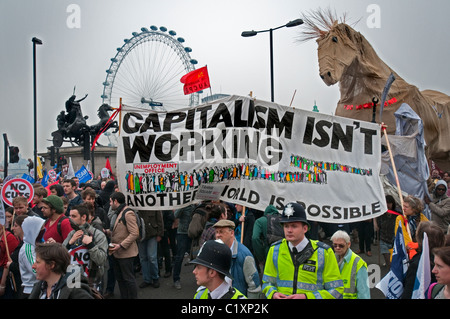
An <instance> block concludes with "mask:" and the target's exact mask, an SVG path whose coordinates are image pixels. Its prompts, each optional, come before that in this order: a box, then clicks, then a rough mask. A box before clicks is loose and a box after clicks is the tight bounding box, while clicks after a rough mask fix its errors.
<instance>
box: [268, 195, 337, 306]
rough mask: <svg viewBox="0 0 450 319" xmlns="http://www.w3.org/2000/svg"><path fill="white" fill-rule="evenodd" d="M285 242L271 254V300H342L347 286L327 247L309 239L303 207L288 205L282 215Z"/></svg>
mask: <svg viewBox="0 0 450 319" xmlns="http://www.w3.org/2000/svg"><path fill="white" fill-rule="evenodd" d="M280 222H281V223H282V225H283V229H284V234H285V238H283V239H282V240H279V241H277V242H275V243H274V244H273V245H272V246H271V247H270V250H269V253H268V255H267V259H266V264H265V267H264V275H263V278H262V281H263V293H264V294H265V295H266V298H268V299H272V298H273V299H341V298H342V294H343V292H344V285H343V282H342V279H341V274H340V272H339V267H338V264H337V260H336V257H335V255H334V252H333V250H332V249H331V247H329V246H328V245H326V244H324V243H322V242H319V241H316V240H309V239H308V238H306V236H305V233H306V232H307V231H308V229H309V227H310V225H309V223H308V220H307V219H306V212H305V210H304V208H303V206H302V205H300V204H298V203H296V202H291V203H288V204H287V205H286V206H285V207H284V209H283V213H282V217H281V220H280Z"/></svg>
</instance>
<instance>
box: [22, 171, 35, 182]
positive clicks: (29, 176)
mask: <svg viewBox="0 0 450 319" xmlns="http://www.w3.org/2000/svg"><path fill="white" fill-rule="evenodd" d="M21 178H22V179H26V180H27V181H29V182H30V183H31V184H33V183H34V178H33V177H32V176H31V175H28V174H27V173H24V174H23V175H22V177H21Z"/></svg>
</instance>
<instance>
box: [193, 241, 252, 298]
mask: <svg viewBox="0 0 450 319" xmlns="http://www.w3.org/2000/svg"><path fill="white" fill-rule="evenodd" d="M190 264H195V268H194V271H193V274H194V275H195V280H196V281H197V285H199V286H200V287H199V288H198V290H197V292H196V294H195V296H194V299H247V298H246V296H245V295H244V294H242V293H241V292H240V291H238V290H237V289H236V288H233V287H232V286H231V283H230V282H228V281H227V280H225V277H228V278H230V280H231V279H232V276H231V274H230V267H231V251H230V248H228V246H227V245H225V244H224V243H223V241H221V240H208V241H206V242H205V243H204V244H203V246H202V247H201V248H200V250H199V252H198V255H197V258H195V259H194V260H192V261H191V262H190Z"/></svg>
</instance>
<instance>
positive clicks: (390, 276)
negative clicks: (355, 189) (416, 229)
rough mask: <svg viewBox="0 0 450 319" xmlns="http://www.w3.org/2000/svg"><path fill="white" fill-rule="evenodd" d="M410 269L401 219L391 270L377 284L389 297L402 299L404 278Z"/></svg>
mask: <svg viewBox="0 0 450 319" xmlns="http://www.w3.org/2000/svg"><path fill="white" fill-rule="evenodd" d="M407 270H408V254H407V253H406V248H405V240H404V237H403V231H402V226H401V221H399V226H398V228H397V234H396V235H395V242H394V252H393V253H392V262H391V270H390V271H389V272H388V273H387V274H386V276H384V277H383V279H381V281H380V282H379V283H378V284H377V285H376V286H375V287H376V288H378V289H380V290H381V292H383V294H384V295H385V296H386V298H387V299H400V298H401V296H402V294H403V289H404V287H403V280H404V279H405V276H406V271H407Z"/></svg>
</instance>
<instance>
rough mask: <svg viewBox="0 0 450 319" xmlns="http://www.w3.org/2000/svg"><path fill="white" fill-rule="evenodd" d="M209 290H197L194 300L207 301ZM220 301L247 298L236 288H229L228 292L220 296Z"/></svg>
mask: <svg viewBox="0 0 450 319" xmlns="http://www.w3.org/2000/svg"><path fill="white" fill-rule="evenodd" d="M208 294H209V290H208V289H207V288H204V287H203V289H199V290H198V291H197V293H196V294H195V296H194V299H208V298H209V296H208ZM221 299H247V297H246V296H245V295H244V294H243V293H241V292H240V291H239V290H237V289H236V288H231V289H230V291H229V292H228V293H227V294H225V296H222V298H221Z"/></svg>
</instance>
